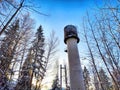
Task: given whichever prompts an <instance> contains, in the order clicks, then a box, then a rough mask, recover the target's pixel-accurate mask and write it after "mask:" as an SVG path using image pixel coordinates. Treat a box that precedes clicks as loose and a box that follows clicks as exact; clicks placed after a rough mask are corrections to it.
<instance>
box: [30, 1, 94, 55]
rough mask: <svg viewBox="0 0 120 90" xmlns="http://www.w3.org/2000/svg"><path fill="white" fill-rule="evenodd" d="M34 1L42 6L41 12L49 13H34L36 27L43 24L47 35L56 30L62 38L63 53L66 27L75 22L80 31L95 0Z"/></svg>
mask: <svg viewBox="0 0 120 90" xmlns="http://www.w3.org/2000/svg"><path fill="white" fill-rule="evenodd" d="M34 3H36V6H37V5H39V6H40V7H41V8H40V9H39V11H40V12H42V13H45V14H48V15H49V16H42V15H38V14H35V13H32V17H33V18H34V19H35V20H36V27H38V26H39V25H40V24H41V25H42V26H43V29H44V33H45V36H46V37H48V36H49V33H50V32H51V31H52V30H54V31H55V32H56V35H57V36H58V37H59V39H60V46H59V48H60V51H61V53H62V52H63V51H64V48H65V44H64V42H63V39H64V32H63V29H64V27H65V26H66V25H68V24H73V25H75V26H77V28H78V30H79V32H80V29H81V27H82V26H81V24H82V18H83V16H85V13H86V11H87V10H88V11H89V10H90V9H91V8H93V6H94V0H36V2H34Z"/></svg>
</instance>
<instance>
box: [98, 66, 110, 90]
mask: <svg viewBox="0 0 120 90" xmlns="http://www.w3.org/2000/svg"><path fill="white" fill-rule="evenodd" d="M99 75H100V78H101V82H100V83H102V84H103V87H104V90H109V89H110V82H109V78H108V76H107V75H106V73H105V71H104V70H103V69H102V68H101V69H100V71H99Z"/></svg>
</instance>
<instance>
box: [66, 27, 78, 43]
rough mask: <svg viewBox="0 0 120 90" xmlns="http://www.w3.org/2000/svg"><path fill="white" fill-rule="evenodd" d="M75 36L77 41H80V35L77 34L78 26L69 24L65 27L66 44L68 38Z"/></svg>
mask: <svg viewBox="0 0 120 90" xmlns="http://www.w3.org/2000/svg"><path fill="white" fill-rule="evenodd" d="M69 38H75V39H77V43H78V42H79V37H78V34H77V28H76V27H75V26H74V25H67V26H65V28H64V42H65V44H66V41H67V39H69Z"/></svg>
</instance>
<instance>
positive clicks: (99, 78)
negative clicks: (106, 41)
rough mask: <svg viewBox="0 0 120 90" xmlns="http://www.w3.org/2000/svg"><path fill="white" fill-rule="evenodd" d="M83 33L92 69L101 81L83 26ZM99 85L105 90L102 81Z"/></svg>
mask: <svg viewBox="0 0 120 90" xmlns="http://www.w3.org/2000/svg"><path fill="white" fill-rule="evenodd" d="M83 26H84V25H83ZM84 34H85V39H86V43H87V46H88V49H89V52H90V56H91V59H92V63H93V66H94V69H95V71H96V73H97V76H98V79H99V82H101V79H100V76H99V73H98V70H97V67H96V64H95V60H94V56H93V53H92V51H91V48H90V46H89V42H88V39H87V34H86V30H85V27H84ZM100 86H101V88H102V90H105V89H104V88H103V85H102V83H100Z"/></svg>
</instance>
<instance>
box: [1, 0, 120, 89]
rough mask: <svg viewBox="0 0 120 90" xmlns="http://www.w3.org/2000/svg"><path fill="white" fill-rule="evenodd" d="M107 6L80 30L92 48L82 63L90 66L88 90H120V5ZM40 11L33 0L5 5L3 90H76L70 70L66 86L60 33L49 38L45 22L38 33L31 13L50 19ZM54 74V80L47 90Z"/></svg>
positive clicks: (85, 68) (86, 75)
mask: <svg viewBox="0 0 120 90" xmlns="http://www.w3.org/2000/svg"><path fill="white" fill-rule="evenodd" d="M103 3H104V5H103V6H102V7H99V5H96V7H95V8H94V9H93V12H92V14H91V13H90V12H89V11H87V13H86V15H84V16H83V18H82V21H80V22H81V23H82V26H81V29H82V30H78V33H79V32H80V33H79V34H80V38H82V40H81V41H80V42H82V43H84V44H85V47H86V52H83V53H85V55H84V56H81V57H82V58H80V60H81V62H82V61H85V62H87V63H88V64H84V66H83V68H82V69H83V77H84V82H85V88H86V90H120V1H119V0H115V1H114V3H113V2H112V0H103ZM38 8H40V7H37V6H35V5H33V3H32V0H0V90H70V88H69V87H70V84H69V70H68V69H69V68H66V67H64V69H65V70H67V71H65V75H63V78H68V79H67V81H66V80H65V81H64V80H63V82H62V83H64V84H65V87H62V86H61V85H60V68H61V65H60V64H59V60H58V58H59V57H57V55H58V54H59V43H61V42H60V40H59V39H60V38H58V36H57V34H56V32H57V30H54V31H53V30H51V33H49V36H47V37H46V36H45V35H44V34H45V32H44V27H43V26H42V24H41V23H39V26H38V27H37V29H36V28H35V25H36V23H35V20H34V18H32V17H31V15H30V12H31V11H33V12H34V13H36V14H38V15H42V16H43V17H48V16H49V15H48V14H47V13H46V14H44V13H42V12H41V11H40V10H38ZM43 8H44V7H43ZM91 11H92V10H91ZM78 12H80V11H78ZM73 24H74V23H73ZM63 27H64V26H63ZM78 48H79V47H78ZM79 50H80V48H79ZM66 66H68V65H66ZM51 69H52V70H51ZM63 73H64V72H63ZM66 73H67V74H66ZM48 74H50V75H51V76H53V80H52V82H51V83H50V84H49V86H50V87H49V88H45V85H46V83H44V81H45V79H46V78H47V77H48ZM47 82H49V80H48V81H47ZM62 88H63V89H62Z"/></svg>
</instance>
